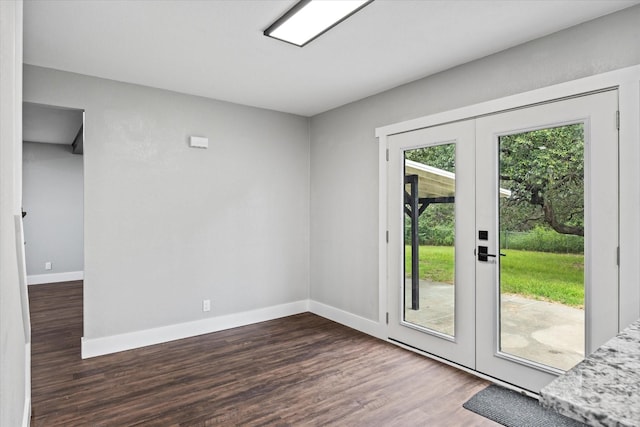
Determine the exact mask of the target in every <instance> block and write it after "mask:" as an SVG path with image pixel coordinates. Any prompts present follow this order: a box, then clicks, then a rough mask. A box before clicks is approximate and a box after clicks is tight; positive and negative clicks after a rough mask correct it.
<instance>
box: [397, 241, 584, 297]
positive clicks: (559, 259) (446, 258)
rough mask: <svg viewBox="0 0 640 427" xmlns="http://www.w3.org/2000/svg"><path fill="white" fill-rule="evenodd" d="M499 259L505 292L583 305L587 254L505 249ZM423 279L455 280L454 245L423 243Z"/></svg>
mask: <svg viewBox="0 0 640 427" xmlns="http://www.w3.org/2000/svg"><path fill="white" fill-rule="evenodd" d="M405 250H406V252H405V254H406V259H405V261H406V271H407V272H410V271H411V247H410V246H406V249H405ZM502 253H504V254H506V255H507V256H506V257H502V258H501V259H500V262H501V277H500V283H501V287H502V292H506V293H513V294H520V295H523V296H527V297H531V298H535V299H541V300H547V301H555V302H559V303H562V304H566V305H569V306H572V307H583V305H584V269H583V266H584V255H578V254H554V253H547V252H530V251H520V250H513V249H506V250H505V249H503V250H502ZM420 278H421V279H424V280H430V281H434V282H441V283H453V248H452V247H449V246H420Z"/></svg>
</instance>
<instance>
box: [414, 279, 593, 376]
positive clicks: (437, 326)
mask: <svg viewBox="0 0 640 427" xmlns="http://www.w3.org/2000/svg"><path fill="white" fill-rule="evenodd" d="M406 289H407V292H406V299H405V304H406V306H407V307H411V283H410V280H408V281H407V286H406ZM453 303H454V286H453V285H450V284H446V283H432V282H427V281H425V280H421V281H420V310H417V311H416V310H411V309H407V310H406V317H405V320H406V321H408V322H411V323H413V324H416V325H420V326H423V327H427V328H429V329H434V330H436V331H438V332H441V333H445V334H448V335H453V332H454V316H453ZM501 305H502V313H501V350H502V351H503V352H504V353H508V354H512V355H514V356H518V357H521V358H524V359H527V360H533V361H535V362H537V363H542V364H544V365H549V366H553V367H555V368H559V369H563V370H568V369H569V368H571V367H572V366H574V365H575V364H576V363H578V362H580V361H581V360H582V359H583V357H584V310H581V309H577V308H573V307H568V306H565V305H562V304H558V303H552V302H547V301H538V300H533V299H529V298H524V297H522V296H520V295H513V294H505V295H503V296H502V299H501Z"/></svg>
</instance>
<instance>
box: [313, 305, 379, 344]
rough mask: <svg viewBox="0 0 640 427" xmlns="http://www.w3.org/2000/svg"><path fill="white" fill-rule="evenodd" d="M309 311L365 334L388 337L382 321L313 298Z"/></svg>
mask: <svg viewBox="0 0 640 427" xmlns="http://www.w3.org/2000/svg"><path fill="white" fill-rule="evenodd" d="M309 311H310V312H311V313H313V314H317V315H318V316H321V317H324V318H326V319H329V320H333V321H334V322H338V323H340V324H342V325H345V326H348V327H350V328H351V329H355V330H358V331H360V332H364V333H365V334H368V335H372V336H374V337H376V338H380V339H383V340H386V339H387V336H386V335H387V334H386V329H385V327H384V325H383V324H382V323H380V322H376V321H374V320H371V319H367V318H364V317H361V316H358V315H356V314H353V313H349V312H347V311H344V310H340V309H339V308H335V307H332V306H330V305H326V304H323V303H321V302H318V301H313V300H309Z"/></svg>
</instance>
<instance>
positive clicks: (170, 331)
mask: <svg viewBox="0 0 640 427" xmlns="http://www.w3.org/2000/svg"><path fill="white" fill-rule="evenodd" d="M307 311H309V301H308V300H303V301H296V302H291V303H287V304H280V305H276V306H271V307H266V308H261V309H257V310H252V311H245V312H242V313H236V314H229V315H226V316H219V317H210V318H208V319H202V320H196V321H193V322H186V323H179V324H176V325H169V326H164V327H160V328H153V329H146V330H143V331H137V332H130V333H126V334H120V335H112V336H108V337H102V338H89V339H87V338H84V337H83V338H82V358H83V359H87V358H89V357H96V356H102V355H105V354H111V353H117V352H119V351H124V350H131V349H134V348H140V347H146V346H148V345H154V344H161V343H164V342H168V341H174V340H178V339H182V338H189V337H193V336H196V335H203V334H208V333H211V332H217V331H222V330H225V329H231V328H237V327H239V326H245V325H250V324H252V323H258V322H264V321H267V320H273V319H278V318H280V317H285V316H291V315H294V314H299V313H305V312H307Z"/></svg>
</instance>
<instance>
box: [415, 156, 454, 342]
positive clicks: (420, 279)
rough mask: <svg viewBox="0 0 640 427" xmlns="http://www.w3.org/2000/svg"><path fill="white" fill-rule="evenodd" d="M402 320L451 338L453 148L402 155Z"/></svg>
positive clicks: (452, 317) (452, 291) (452, 296)
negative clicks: (403, 216)
mask: <svg viewBox="0 0 640 427" xmlns="http://www.w3.org/2000/svg"><path fill="white" fill-rule="evenodd" d="M404 171H405V183H404V186H405V198H404V212H405V222H404V238H405V270H404V271H405V286H404V307H403V320H404V321H405V322H408V323H411V324H413V325H416V326H419V327H422V328H426V329H429V330H433V331H436V332H439V333H442V334H446V335H450V336H453V335H454V331H455V328H454V313H455V307H454V304H455V286H454V272H455V268H454V265H455V262H454V256H455V255H454V244H455V188H456V178H455V144H443V145H437V146H430V147H423V148H418V149H413V150H407V151H405V168H404Z"/></svg>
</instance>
